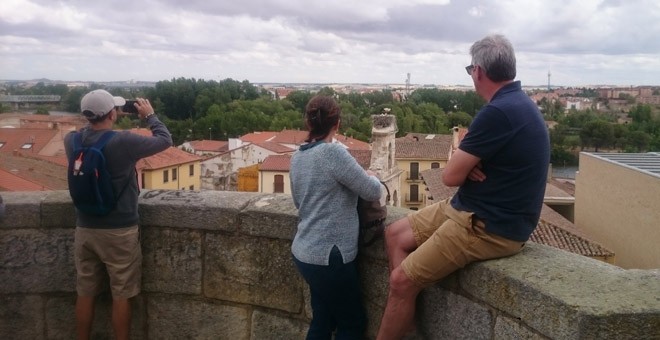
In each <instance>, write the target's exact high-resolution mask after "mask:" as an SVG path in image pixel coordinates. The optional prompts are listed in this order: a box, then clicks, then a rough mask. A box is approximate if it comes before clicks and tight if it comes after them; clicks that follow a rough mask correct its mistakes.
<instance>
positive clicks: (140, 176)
mask: <svg viewBox="0 0 660 340" xmlns="http://www.w3.org/2000/svg"><path fill="white" fill-rule="evenodd" d="M140 177H142V189H144V172H143V173H142V176H140Z"/></svg>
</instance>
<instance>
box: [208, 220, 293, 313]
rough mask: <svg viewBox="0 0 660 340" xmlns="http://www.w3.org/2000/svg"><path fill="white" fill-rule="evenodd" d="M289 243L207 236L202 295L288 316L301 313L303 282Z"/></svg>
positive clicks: (215, 235) (217, 235)
mask: <svg viewBox="0 0 660 340" xmlns="http://www.w3.org/2000/svg"><path fill="white" fill-rule="evenodd" d="M290 249H291V242H290V241H284V240H276V239H264V238H255V237H245V236H227V235H219V234H211V233H208V234H207V235H206V252H205V254H204V258H205V259H204V262H205V273H204V294H205V295H206V296H208V297H211V298H214V299H219V300H227V301H234V302H239V303H247V304H253V305H258V306H263V307H267V308H275V309H280V310H284V311H289V312H294V313H297V312H300V310H301V303H302V296H300V293H301V292H302V290H301V288H300V286H301V284H302V281H303V280H302V278H301V276H300V275H299V274H298V271H297V270H296V269H295V266H294V264H293V261H292V259H291V251H290Z"/></svg>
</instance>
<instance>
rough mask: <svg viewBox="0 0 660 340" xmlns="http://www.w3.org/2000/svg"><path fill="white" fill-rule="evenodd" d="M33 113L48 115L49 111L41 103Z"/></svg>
mask: <svg viewBox="0 0 660 340" xmlns="http://www.w3.org/2000/svg"><path fill="white" fill-rule="evenodd" d="M34 113H35V114H37V115H44V116H48V115H50V112H48V107H46V106H43V105H41V106H38V107H37V110H36V111H35V112H34Z"/></svg>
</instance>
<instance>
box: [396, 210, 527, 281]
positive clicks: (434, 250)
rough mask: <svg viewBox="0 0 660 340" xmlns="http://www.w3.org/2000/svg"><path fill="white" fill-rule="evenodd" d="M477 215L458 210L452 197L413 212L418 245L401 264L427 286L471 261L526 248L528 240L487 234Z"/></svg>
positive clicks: (512, 252)
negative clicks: (452, 201) (454, 206)
mask: <svg viewBox="0 0 660 340" xmlns="http://www.w3.org/2000/svg"><path fill="white" fill-rule="evenodd" d="M473 215H474V214H473V213H471V212H466V211H459V210H456V209H454V208H453V207H452V206H451V204H450V203H449V199H447V200H444V201H440V202H438V203H435V204H432V205H430V206H427V207H425V208H424V209H422V210H419V211H418V212H416V213H413V214H411V215H409V216H408V220H409V221H410V225H411V227H412V231H413V234H414V236H415V241H416V242H417V245H418V248H417V249H416V250H415V251H413V252H412V253H411V254H410V255H408V257H406V259H405V260H404V261H403V262H402V263H401V268H402V269H403V271H404V272H405V273H406V275H407V276H408V278H410V279H411V280H412V281H413V282H415V283H416V284H417V285H418V286H420V287H422V288H424V287H427V286H430V285H431V284H433V283H434V282H437V281H439V280H441V279H443V278H444V277H446V276H447V275H449V274H451V273H452V272H454V271H456V270H457V269H460V268H463V267H465V266H466V265H467V264H469V263H471V262H474V261H480V260H488V259H493V258H498V257H505V256H510V255H513V254H516V253H518V252H520V251H521V250H522V248H523V246H524V245H525V242H520V241H512V240H509V239H506V238H504V237H501V236H498V235H494V234H491V233H487V232H486V231H485V230H484V227H485V225H484V224H483V222H482V221H478V220H476V218H475V219H473Z"/></svg>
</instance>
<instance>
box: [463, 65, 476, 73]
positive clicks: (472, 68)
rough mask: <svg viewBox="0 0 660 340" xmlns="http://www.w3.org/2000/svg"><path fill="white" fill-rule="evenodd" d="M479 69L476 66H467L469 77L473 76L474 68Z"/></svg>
mask: <svg viewBox="0 0 660 340" xmlns="http://www.w3.org/2000/svg"><path fill="white" fill-rule="evenodd" d="M475 67H477V66H476V65H468V66H465V70H466V71H467V74H468V75H472V71H474V68H475Z"/></svg>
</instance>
